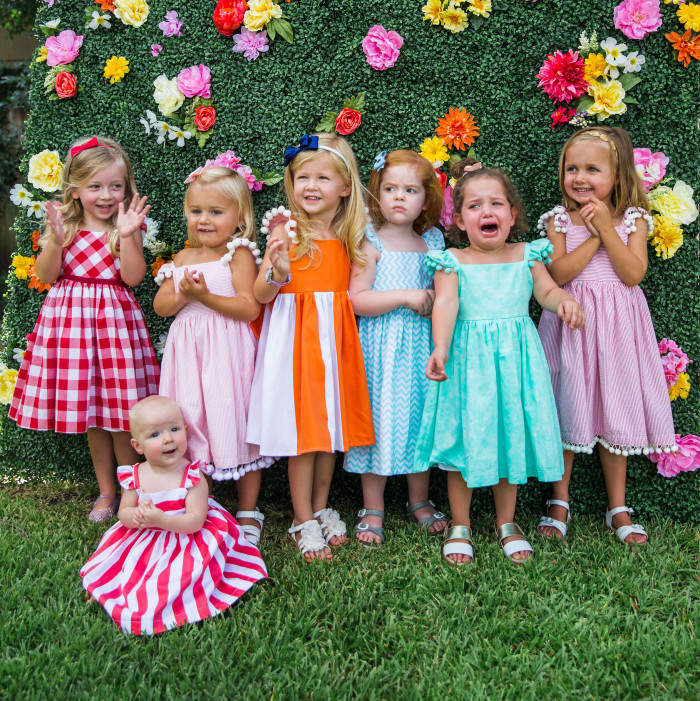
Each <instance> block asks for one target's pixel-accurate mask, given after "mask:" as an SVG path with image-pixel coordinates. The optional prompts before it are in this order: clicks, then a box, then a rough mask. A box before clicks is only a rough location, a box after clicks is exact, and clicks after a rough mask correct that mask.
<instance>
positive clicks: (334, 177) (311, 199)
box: [293, 152, 351, 219]
mask: <svg viewBox="0 0 700 701" xmlns="http://www.w3.org/2000/svg"><path fill="white" fill-rule="evenodd" d="M321 153H322V155H320V156H317V157H316V158H311V159H309V160H307V161H305V162H304V163H302V164H301V165H300V166H299V167H298V168H297V169H296V170H295V172H294V185H293V187H294V199H295V200H296V202H297V204H298V205H299V207H301V208H302V209H303V210H304V211H305V212H306V213H307V214H308V215H309V218H311V219H314V218H323V217H331V218H332V217H333V215H334V214H335V212H336V210H337V209H338V206H339V205H340V201H341V199H342V198H343V197H347V196H348V195H349V194H350V190H351V187H350V185H349V184H346V183H345V181H344V180H343V178H342V177H341V175H340V173H338V170H337V168H336V165H335V163H334V162H333V159H332V157H331V156H330V154H328V153H323V152H321Z"/></svg>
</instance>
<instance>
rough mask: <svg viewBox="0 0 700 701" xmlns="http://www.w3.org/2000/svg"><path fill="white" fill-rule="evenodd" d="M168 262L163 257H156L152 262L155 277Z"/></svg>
mask: <svg viewBox="0 0 700 701" xmlns="http://www.w3.org/2000/svg"><path fill="white" fill-rule="evenodd" d="M166 263H167V261H166V260H165V259H163V258H156V259H155V260H154V261H153V263H151V273H152V274H153V277H155V276H156V275H158V271H159V270H160V269H161V268H162V267H163V266H164V265H165V264H166Z"/></svg>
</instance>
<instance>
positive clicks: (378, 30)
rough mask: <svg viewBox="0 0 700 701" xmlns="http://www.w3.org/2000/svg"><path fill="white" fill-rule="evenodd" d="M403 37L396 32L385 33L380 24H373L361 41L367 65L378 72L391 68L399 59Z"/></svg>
mask: <svg viewBox="0 0 700 701" xmlns="http://www.w3.org/2000/svg"><path fill="white" fill-rule="evenodd" d="M402 46H403V37H402V36H401V35H400V34H398V33H397V32H387V31H386V29H384V27H382V26H381V25H380V24H375V25H374V27H372V29H370V30H369V31H368V32H367V36H366V37H365V38H364V39H363V40H362V50H363V51H364V52H365V56H367V63H369V65H370V66H372V68H374V69H376V70H378V71H384V70H386V69H387V68H391V67H392V66H393V65H394V64H395V63H396V61H397V59H398V58H399V53H400V49H401V47H402Z"/></svg>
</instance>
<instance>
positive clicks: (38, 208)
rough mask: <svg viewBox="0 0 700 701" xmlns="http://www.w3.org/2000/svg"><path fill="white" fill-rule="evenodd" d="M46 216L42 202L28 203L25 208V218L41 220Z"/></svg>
mask: <svg viewBox="0 0 700 701" xmlns="http://www.w3.org/2000/svg"><path fill="white" fill-rule="evenodd" d="M45 214H46V205H45V204H44V203H43V202H36V201H35V202H30V203H29V205H28V206H27V216H30V217H31V216H33V217H36V218H37V219H43V218H44V215H45Z"/></svg>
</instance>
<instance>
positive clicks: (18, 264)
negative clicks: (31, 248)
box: [12, 256, 34, 280]
mask: <svg viewBox="0 0 700 701" xmlns="http://www.w3.org/2000/svg"><path fill="white" fill-rule="evenodd" d="M12 265H13V267H14V269H15V277H16V278H17V279H18V280H26V279H27V278H28V277H29V269H30V268H31V267H32V265H34V259H33V258H27V256H13V257H12Z"/></svg>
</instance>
